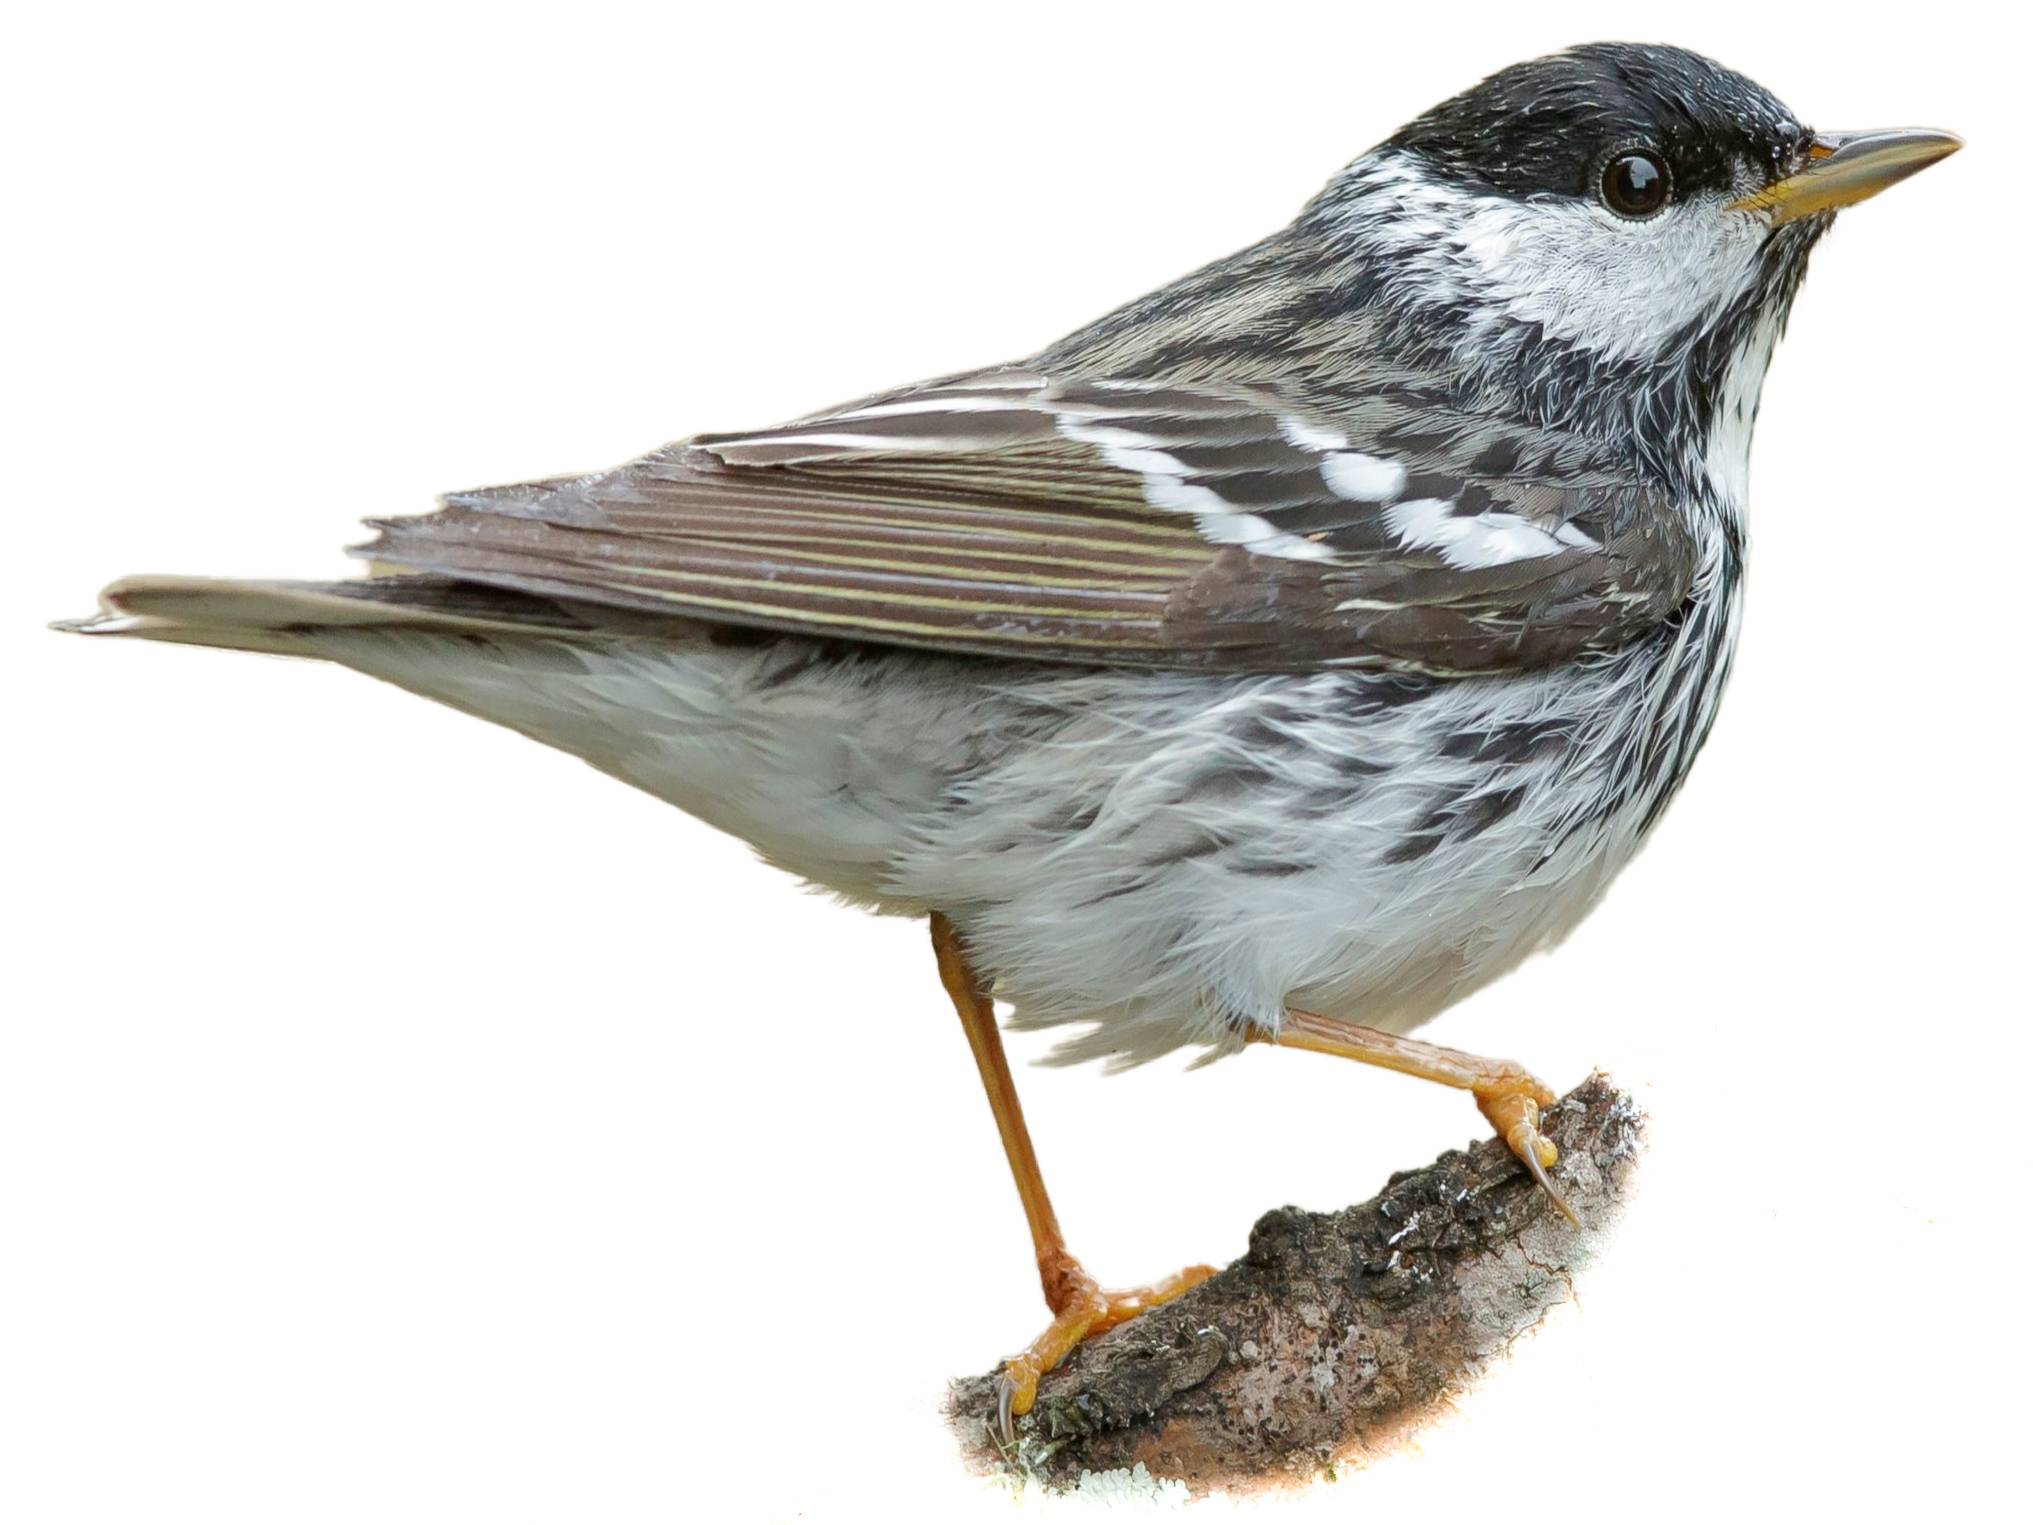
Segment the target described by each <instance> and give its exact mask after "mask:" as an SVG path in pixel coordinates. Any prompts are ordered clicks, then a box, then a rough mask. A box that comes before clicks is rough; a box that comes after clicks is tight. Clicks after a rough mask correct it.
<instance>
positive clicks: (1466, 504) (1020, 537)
mask: <svg viewBox="0 0 2033 1525" xmlns="http://www.w3.org/2000/svg"><path fill="white" fill-rule="evenodd" d="M372 527H373V528H374V529H376V530H377V531H378V538H377V539H376V540H374V541H373V542H372V543H371V544H369V545H368V546H366V547H363V548H361V554H364V555H366V556H369V557H371V558H372V559H373V560H375V561H376V562H382V563H388V564H391V565H395V566H402V567H407V568H412V569H416V570H420V571H425V572H429V573H434V574H437V575H440V576H444V577H450V578H456V579H466V580H470V581H473V582H477V583H483V584H487V585H490V586H494V587H499V588H504V589H509V590H515V591H520V592H524V593H530V594H536V595H542V596H546V597H554V598H566V599H571V600H573V601H575V604H576V605H578V606H582V607H583V606H600V605H606V606H610V607H613V608H615V609H617V610H627V611H631V612H632V613H633V614H635V615H636V616H639V615H641V614H644V613H648V614H662V615H667V616H672V617H681V618H704V619H709V620H716V621H724V622H729V623H735V624H752V625H757V626H761V627H765V628H770V629H778V630H790V631H800V630H802V631H810V632H815V633H826V634H833V635H845V636H850V637H854V638H858V639H865V640H871V641H878V642H890V643H896V644H902V645H912V646H927V647H933V648H937V649H944V650H953V651H963V652H980V653H989V654H996V653H1000V654H1004V655H1010V656H1022V657H1025V658H1030V659H1037V660H1053V661H1062V662H1081V663H1128V664H1140V665H1154V666H1219V667H1227V668H1245V669H1280V668H1293V667H1305V666H1312V665H1317V664H1320V663H1350V664H1364V665H1373V666H1387V667H1395V668H1401V669H1411V670H1418V671H1428V672H1443V673H1451V672H1463V673H1465V672H1476V671H1487V670H1492V669H1498V668H1506V667H1518V666H1528V665H1534V664H1537V663H1543V662H1547V661H1555V660H1560V659H1562V658H1565V657H1569V656H1572V655H1575V654H1577V653H1579V652H1582V651H1586V650H1589V649H1594V648H1599V647H1604V646H1610V645H1615V644H1618V643H1620V642H1622V641H1625V640H1628V639H1630V638H1632V637H1633V636H1634V635H1636V634H1638V633H1639V632H1641V631H1642V630H1644V629H1647V628H1649V627H1650V626H1651V625H1653V624H1655V623H1657V622H1658V621H1659V620H1661V619H1664V618H1665V617H1666V616H1667V615H1668V614H1670V613H1671V612H1672V611H1673V610H1674V609H1675V608H1677V607H1678V606H1679V605H1680V603H1681V602H1682V601H1683V600H1684V598H1685V597H1686V594H1687V590H1688V587H1689V584H1690V582H1691V579H1692V576H1693V567H1694V560H1695V558H1694V554H1693V546H1692V541H1691V539H1690V536H1689V532H1688V530H1687V528H1686V526H1685V524H1684V523H1683V521H1682V520H1681V519H1680V518H1679V516H1677V515H1676V514H1675V513H1674V512H1673V511H1672V509H1671V506H1670V505H1668V504H1666V503H1665V502H1664V501H1663V500H1662V499H1661V498H1660V497H1659V496H1658V495H1657V494H1655V493H1653V492H1651V491H1649V490H1648V489H1646V488H1645V487H1643V486H1641V485H1640V484H1638V483H1637V482H1635V481H1633V480H1631V479H1630V477H1629V476H1628V474H1626V473H1624V472H1621V471H1619V470H1617V469H1616V467H1615V466H1614V464H1613V463H1606V462H1604V461H1602V460H1601V459H1599V458H1598V457H1597V456H1595V455H1593V454H1591V453H1590V451H1589V450H1588V448H1587V447H1586V446H1584V445H1583V444H1582V443H1580V442H1577V441H1573V440H1569V439H1566V438H1563V437H1559V436H1554V435H1550V434H1547V433H1545V432H1544V431H1534V430H1530V429H1526V428H1523V427H1521V426H1518V425H1515V424H1508V423H1502V422H1499V421H1495V420H1491V419H1487V418H1480V417H1476V416H1474V415H1472V414H1463V413H1454V412H1449V411H1448V410H1446V409H1445V408H1442V407H1440V406H1439V405H1437V404H1435V403H1434V402H1433V401H1432V400H1431V399H1427V398H1423V397H1416V396H1411V395H1398V396H1392V395H1390V394H1389V393H1387V392H1383V391H1376V392H1374V393H1373V394H1371V395H1366V396H1364V397H1361V398H1356V399H1325V400H1323V399H1306V400H1303V401H1302V400H1296V399H1295V398H1293V397H1292V396H1289V395H1287V394H1285V393H1282V392H1279V391H1275V390H1271V389H1266V388H1263V387H1250V388H1231V389H1214V388H1203V387H1188V386H1182V385H1180V384H1177V383H1170V382H1152V383H1142V382H1136V381H1126V380H1120V379H1087V378H1048V377H1044V376H1041V375H1038V374H1035V373H1032V372H1027V371H1020V370H1012V371H998V372H988V373H983V374H981V375H979V376H975V377H966V378H959V379H956V380H948V381H944V382H938V383H932V384H929V385H926V386H924V387H920V388H915V389H910V390H906V391H903V392H898V393H892V394H887V395H885V396H882V397H877V398H874V399H870V400H868V401H866V402H862V403H858V404H853V405H850V406H848V407H846V408H842V409H837V410H834V411H832V412H829V413H825V414H820V415H817V416H814V417H812V418H808V419H803V420H799V421H796V422H794V423H790V424H786V425H782V426H779V427H777V428H774V429H769V430H764V431H759V432H754V433H747V434H734V435H701V436H698V437H696V438H694V439H693V440H690V441H687V442H683V443H680V444H678V445H673V446H668V447H666V448H664V449H663V450H660V451H657V452H654V453H652V454H651V455H648V456H644V457H643V458H641V459H640V460H637V461H634V462H631V463H630V464H628V465H626V466H623V467H621V468H619V469H618V470H615V471H610V472H604V473H599V474H596V475H593V476H588V477H581V478H574V479H569V480H559V481H549V482H538V483H528V484H523V485H520V486H515V487H507V488H491V489H483V490H480V491H476V492H468V493H459V494H454V495H452V496H450V497H448V498H447V499H445V500H444V504H443V506H442V507H441V508H440V509H439V510H438V511H437V512H436V513H433V514H429V515H424V516H420V517H416V518H408V519H393V520H383V521H377V522H375V523H374V524H373V525H372Z"/></svg>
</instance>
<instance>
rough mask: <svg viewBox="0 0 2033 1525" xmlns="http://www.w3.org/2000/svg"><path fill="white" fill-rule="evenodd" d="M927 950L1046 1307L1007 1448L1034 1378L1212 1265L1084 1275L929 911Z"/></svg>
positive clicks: (998, 1040) (988, 1026) (970, 996)
mask: <svg viewBox="0 0 2033 1525" xmlns="http://www.w3.org/2000/svg"><path fill="white" fill-rule="evenodd" d="M932 951H933V952H934V953H936V954H937V955H938V958H939V978H940V979H941V980H943V981H944V982H945V984H946V993H947V994H948V995H950V996H951V997H952V998H953V1006H954V1009H955V1010H956V1011H958V1012H959V1013H960V1025H961V1026H962V1027H963V1028H965V1029H966V1031H967V1044H968V1047H970V1048H971V1049H973V1050H974V1064H975V1067H976V1068H977V1069H979V1070H980V1071H981V1086H982V1089H983V1090H985V1091H986V1092H988V1105H989V1109H990V1110H991V1111H992V1112H994V1113H995V1126H996V1129H997V1131H998V1132H1000V1133H1001V1134H1002V1150H1003V1153H1004V1154H1005V1155H1007V1156H1008V1157H1009V1170H1010V1174H1011V1175H1012V1176H1014V1177H1015V1178H1016V1188H1017V1196H1018V1197H1019V1198H1020V1199H1022V1201H1023V1205H1024V1219H1025V1221H1026V1222H1027V1223H1029V1224H1030V1228H1031V1246H1032V1248H1033V1249H1035V1250H1036V1251H1037V1256H1038V1280H1039V1282H1040V1283H1042V1284H1043V1286H1044V1290H1045V1306H1046V1307H1048V1308H1050V1309H1051V1310H1052V1322H1051V1323H1049V1324H1047V1325H1046V1326H1045V1332H1044V1333H1043V1334H1041V1335H1039V1336H1038V1337H1037V1338H1036V1339H1035V1340H1033V1341H1031V1343H1030V1344H1029V1345H1027V1346H1025V1347H1024V1350H1023V1352H1022V1354H1020V1355H1016V1356H1012V1357H1011V1358H1010V1360H1009V1362H1008V1364H1006V1365H1005V1366H1004V1367H1003V1372H1002V1380H1001V1382H1000V1384H999V1386H998V1393H997V1403H996V1407H997V1410H998V1412H997V1416H996V1417H997V1422H998V1424H999V1425H1000V1427H1001V1430H1002V1438H1003V1441H1004V1443H1005V1444H1007V1443H1009V1442H1010V1441H1012V1440H1013V1439H1014V1438H1015V1431H1014V1427H1013V1422H1014V1418H1015V1416H1016V1415H1018V1414H1026V1413H1029V1412H1030V1408H1031V1404H1032V1403H1033V1402H1034V1401H1035V1400H1036V1398H1037V1395H1038V1379H1039V1378H1040V1377H1042V1376H1044V1374H1045V1373H1046V1372H1048V1371H1050V1370H1051V1369H1052V1368H1053V1367H1055V1366H1057V1365H1058V1364H1059V1363H1060V1362H1061V1361H1063V1360H1065V1359H1066V1356H1067V1355H1068V1353H1069V1352H1071V1350H1072V1349H1073V1347H1074V1346H1075V1345H1078V1344H1079V1343H1080V1342H1081V1341H1082V1340H1084V1339H1086V1338H1087V1337H1088V1336H1089V1335H1095V1334H1099V1333H1101V1332H1102V1331H1103V1330H1104V1329H1113V1328H1114V1327H1115V1326H1116V1325H1117V1324H1120V1323H1124V1322H1126V1321H1127V1320H1129V1319H1133V1318H1135V1317H1136V1316H1137V1315H1138V1314H1139V1313H1142V1312H1143V1311H1144V1310H1145V1309H1146V1308H1154V1307H1156V1306H1157V1305H1158V1304H1159V1303H1162V1302H1168V1301H1170V1300H1171V1299H1172V1298H1175V1297H1177V1296H1178V1295H1179V1294H1180V1293H1181V1292H1184V1291H1185V1290H1186V1289H1187V1288H1189V1287H1193V1286H1197V1285H1198V1284H1199V1283H1201V1282H1203V1281H1205V1280H1206V1279H1207V1278H1208V1277H1210V1276H1212V1275H1213V1274H1214V1267H1212V1266H1188V1267H1187V1268H1186V1269H1185V1270H1183V1271H1180V1272H1178V1273H1177V1274H1176V1275H1172V1276H1167V1277H1166V1278H1164V1279H1163V1280H1162V1281H1156V1282H1152V1283H1151V1284H1150V1285H1149V1286H1144V1287H1130V1288H1125V1289H1123V1290H1120V1291H1108V1290H1104V1289H1103V1287H1102V1286H1101V1284H1100V1283H1099V1282H1097V1281H1095V1279H1094V1278H1093V1277H1092V1276H1090V1275H1088V1274H1087V1271H1086V1269H1085V1268H1084V1267H1083V1266H1082V1265H1081V1264H1080V1262H1079V1261H1078V1260H1076V1259H1074V1258H1073V1255H1072V1253H1071V1252H1070V1251H1068V1250H1067V1248H1066V1241H1065V1239H1064V1237H1062V1236H1061V1234H1060V1233H1059V1220H1058V1218H1057V1217H1056V1216H1055V1215H1054V1214H1053V1212H1052V1199H1051V1198H1050V1197H1049V1196H1047V1195H1046V1194H1045V1178H1044V1176H1043V1175H1042V1174H1040V1173H1039V1170H1038V1157H1037V1155H1036V1153H1035V1152H1033V1150H1032V1149H1031V1135H1030V1130H1029V1129H1027V1128H1025V1127H1024V1109H1023V1108H1022V1106H1020V1105H1019V1104H1018V1102H1017V1094H1016V1082H1015V1081H1014V1080H1013V1079H1012V1078H1011V1077H1010V1073H1009V1060H1008V1059H1006V1058H1005V1057H1004V1056H1003V1052H1002V1035H1001V1033H1000V1032H999V1031H998V1030H997V1028H996V1025H995V1005H994V1003H993V1002H992V1001H990V1000H989V998H988V996H987V994H986V992H984V991H983V990H982V988H981V982H980V981H979V980H977V979H976V978H975V976H974V970H973V969H972V968H971V967H969V965H968V962H967V955H966V952H965V950H964V949H962V948H961V946H960V937H959V934H958V933H956V932H955V931H954V930H953V924H952V923H951V922H950V921H948V920H947V919H946V918H945V917H944V916H941V915H940V914H939V913H938V912H936V911H935V912H933V913H932ZM1549 1099H1550V1098H1549Z"/></svg>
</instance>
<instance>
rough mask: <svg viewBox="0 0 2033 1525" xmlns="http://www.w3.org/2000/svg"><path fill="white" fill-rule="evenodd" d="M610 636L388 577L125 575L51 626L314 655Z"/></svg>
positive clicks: (528, 608) (509, 599)
mask: <svg viewBox="0 0 2033 1525" xmlns="http://www.w3.org/2000/svg"><path fill="white" fill-rule="evenodd" d="M603 627H605V628H608V629H610V630H611V628H612V627H611V623H610V621H609V620H607V619H605V618H601V619H589V618H588V617H587V615H586V613H584V612H581V611H578V610H575V609H574V608H573V607H572V606H570V605H568V604H563V603H558V602H554V601H553V600H551V599H547V598H541V597H536V596H533V595H530V594H523V593H515V592H512V591H507V590H502V589H496V588H487V587H482V586H480V585H478V584H475V583H469V582H459V581H456V580H454V579H451V578H444V577H428V576H395V577H366V578H354V579H349V580H346V581H342V582H268V581H242V580H239V579H233V578H218V577H162V576H140V577H123V578H122V579H120V581H118V582H116V583H113V584H111V585H110V586H109V587H107V588H106V589H105V591H104V592H102V593H101V594H100V595H99V612H98V613H97V614H95V615H92V616H90V617H89V618H86V619H80V620H62V621H59V622H58V623H57V624H56V626H55V627H54V628H56V629H58V630H67V631H73V632H75V633H77V634H80V635H120V636H132V637H138V638H139V639H141V640H147V641H176V642H180V643H182V644H185V645H191V646H223V647H230V648H232V649H235V650H240V651H269V652H279V653H282V654H284V655H288V656H320V655H324V654H325V652H324V651H322V650H320V647H321V645H322V644H323V643H324V639H325V638H328V637H329V636H331V635H332V634H333V633H334V632H336V631H342V630H353V629H365V628H381V629H388V630H397V629H410V630H416V629H428V630H434V631H440V632H455V631H467V632H472V633H476V634H478V633H490V632H491V633H496V634H500V633H510V632H513V633H522V634H545V635H553V636H556V635H571V634H591V633H594V632H595V631H596V630H599V629H601V628H603Z"/></svg>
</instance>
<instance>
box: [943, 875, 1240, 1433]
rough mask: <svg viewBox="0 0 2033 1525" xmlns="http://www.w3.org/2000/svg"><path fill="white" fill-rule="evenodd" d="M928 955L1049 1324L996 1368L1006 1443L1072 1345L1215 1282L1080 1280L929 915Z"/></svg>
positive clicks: (1009, 1090) (990, 1021) (985, 1026)
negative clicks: (998, 1154)
mask: <svg viewBox="0 0 2033 1525" xmlns="http://www.w3.org/2000/svg"><path fill="white" fill-rule="evenodd" d="M932 951H933V952H934V953H936V954H937V955H938V958H939V978H940V979H941V980H943V981H944V982H945V985H946V993H947V994H948V995H950V996H951V997H952V998H953V1006H954V1009H955V1010H956V1011H958V1012H959V1013H960V1025H961V1026H962V1027H963V1028H965V1029H966V1031H967V1045H968V1047H969V1048H971V1049H973V1050H974V1063H975V1067H976V1068H977V1069H979V1070H980V1071H981V1086H982V1089H983V1090H985V1091H987V1092H988V1105H989V1109H990V1110H991V1111H993V1112H994V1113H995V1126H996V1130H997V1131H998V1132H1000V1133H1001V1134H1002V1150H1003V1153H1004V1154H1006V1155H1007V1156H1008V1157H1009V1170H1010V1174H1011V1175H1012V1176H1014V1177H1015V1178H1016V1188H1017V1196H1018V1197H1019V1198H1021V1199H1022V1201H1023V1204H1024V1219H1025V1221H1026V1222H1028V1223H1029V1224H1030V1227H1031V1245H1032V1247H1033V1248H1034V1249H1035V1250H1036V1251H1037V1256H1038V1280H1039V1282H1040V1283H1042V1285H1043V1287H1044V1291H1045V1306H1047V1307H1048V1308H1050V1309H1051V1310H1052V1322H1051V1323H1049V1324H1047V1325H1046V1326H1045V1332H1044V1333H1043V1334H1041V1335H1039V1336H1038V1337H1037V1338H1036V1339H1035V1340H1033V1341H1031V1343H1030V1344H1029V1345H1027V1346H1025V1347H1024V1350H1023V1353H1022V1354H1020V1355H1017V1356H1013V1357H1011V1358H1010V1360H1009V1362H1008V1363H1007V1364H1006V1365H1005V1366H1004V1367H1003V1372H1002V1380H1001V1382H1000V1383H999V1384H998V1390H997V1404H996V1407H997V1410H998V1412H997V1416H996V1417H997V1422H998V1424H999V1426H1000V1428H1001V1431H1002V1437H1003V1440H1004V1442H1005V1443H1007V1442H1009V1441H1010V1440H1011V1439H1013V1437H1014V1430H1013V1428H1012V1421H1013V1419H1014V1417H1015V1416H1016V1415H1018V1414H1024V1413H1028V1412H1030V1407H1031V1404H1032V1402H1033V1401H1035V1399H1036V1398H1037V1395H1038V1379H1039V1378H1040V1377H1042V1376H1043V1375H1044V1374H1045V1373H1046V1372H1048V1371H1050V1370H1051V1369H1052V1368H1053V1367H1055V1366H1057V1365H1058V1364H1059V1363H1060V1362H1061V1361H1063V1360H1065V1359H1066V1356H1067V1354H1068V1353H1069V1352H1070V1351H1071V1350H1072V1349H1073V1347H1074V1346H1075V1345H1078V1344H1079V1343H1080V1342H1081V1341H1082V1340H1084V1339H1086V1338H1087V1337H1088V1336H1089V1335H1095V1334H1099V1333H1101V1331H1102V1330H1104V1329H1112V1328H1114V1327H1115V1326H1116V1325H1117V1324H1120V1323H1123V1322H1125V1321H1127V1320H1129V1319H1133V1318H1135V1317H1136V1316H1137V1315H1138V1314H1139V1313H1142V1312H1143V1311H1144V1310H1145V1309H1147V1308H1154V1307H1156V1306H1157V1305H1158V1304H1159V1303H1162V1302H1168V1301H1170V1300H1171V1299H1172V1298H1175V1297H1177V1296H1178V1295H1179V1294H1180V1293H1181V1292H1184V1291H1186V1290H1187V1288H1189V1287H1193V1286H1197V1285H1198V1284H1199V1283H1201V1282H1203V1281H1205V1280H1206V1279H1207V1278H1208V1277H1210V1276H1212V1275H1213V1274H1214V1267H1212V1266H1188V1267H1187V1268H1186V1269H1185V1270H1183V1271H1180V1272H1178V1273H1176V1274H1174V1275H1171V1276H1167V1277H1165V1278H1164V1279H1163V1280H1161V1281H1155V1282H1152V1283H1151V1284H1150V1285H1148V1286H1143V1287H1128V1288H1123V1289H1121V1290H1114V1291H1111V1290H1107V1289H1104V1288H1103V1287H1102V1286H1101V1284H1100V1283H1099V1282H1097V1281H1096V1280H1095V1279H1094V1278H1093V1277H1092V1276H1090V1275H1088V1274H1087V1270H1086V1268H1085V1267H1083V1266H1082V1265H1081V1264H1080V1262H1079V1261H1078V1260H1076V1259H1074V1257H1073V1255H1072V1253H1071V1252H1070V1251H1068V1250H1067V1248H1066V1241H1065V1239H1064V1238H1063V1237H1062V1236H1061V1235H1060V1233H1059V1220H1058V1218H1057V1217H1056V1216H1055V1215H1054V1214H1053V1212H1052V1199H1051V1198H1050V1197H1049V1196H1047V1195H1046V1194H1045V1178H1044V1176H1043V1175H1041V1174H1040V1173H1039V1171H1038V1157H1037V1155H1036V1154H1035V1153H1034V1152H1033V1151H1032V1149H1031V1135H1030V1130H1029V1129H1027V1128H1026V1127H1025V1126H1024V1110H1023V1108H1022V1107H1021V1106H1020V1105H1019V1104H1018V1102H1017V1094H1016V1082H1015V1081H1014V1080H1013V1079H1012V1078H1011V1076H1010V1073H1009V1060H1008V1059H1006V1058H1005V1057H1004V1056H1003V1052H1002V1034H1001V1033H1000V1032H999V1031H998V1030H997V1028H996V1024H995V1005H994V1003H993V1002H992V1001H990V1000H989V998H988V995H987V993H986V992H985V991H983V990H982V988H981V982H980V981H979V980H977V979H976V978H975V975H974V970H973V968H972V967H971V966H970V965H969V964H968V962H967V954H966V951H965V950H964V949H963V948H962V947H961V946H960V937H959V934H958V933H956V932H955V931H954V930H953V924H952V923H951V922H950V921H948V920H947V919H946V918H945V917H944V916H941V915H940V914H938V913H937V912H936V911H935V912H933V914H932Z"/></svg>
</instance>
